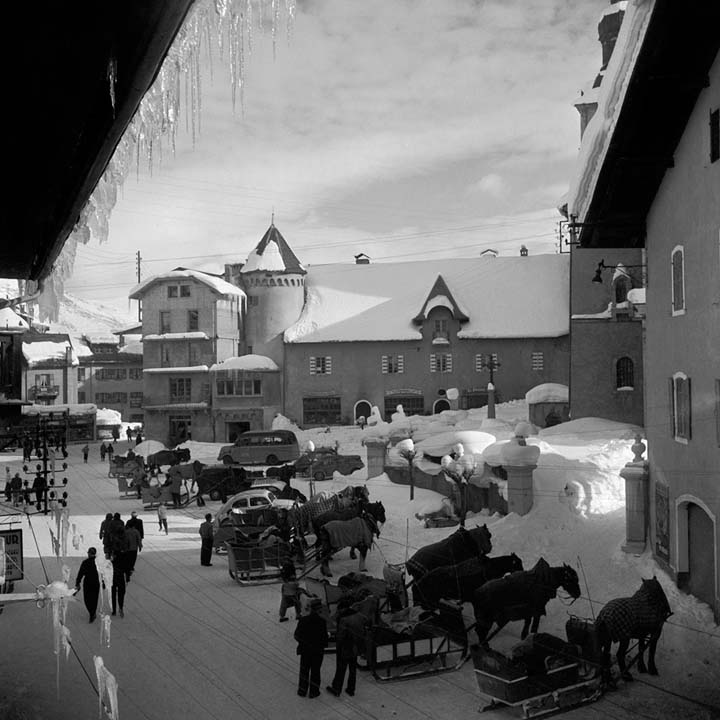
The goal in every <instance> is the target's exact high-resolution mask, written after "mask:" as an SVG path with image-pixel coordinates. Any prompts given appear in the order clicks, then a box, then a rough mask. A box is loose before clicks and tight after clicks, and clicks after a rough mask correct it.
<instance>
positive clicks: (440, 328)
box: [432, 318, 450, 345]
mask: <svg viewBox="0 0 720 720" xmlns="http://www.w3.org/2000/svg"><path fill="white" fill-rule="evenodd" d="M432 340H433V345H446V344H447V343H449V342H450V330H449V323H448V320H447V318H442V319H440V320H434V321H433V334H432Z"/></svg>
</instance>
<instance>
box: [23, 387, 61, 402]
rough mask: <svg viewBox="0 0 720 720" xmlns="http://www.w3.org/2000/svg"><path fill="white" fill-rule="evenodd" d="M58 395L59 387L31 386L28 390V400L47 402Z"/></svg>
mask: <svg viewBox="0 0 720 720" xmlns="http://www.w3.org/2000/svg"><path fill="white" fill-rule="evenodd" d="M59 394H60V386H59V385H31V386H30V387H29V388H28V399H29V400H49V399H54V398H56V397H57V396H58V395H59Z"/></svg>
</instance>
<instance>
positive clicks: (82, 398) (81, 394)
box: [78, 390, 85, 405]
mask: <svg viewBox="0 0 720 720" xmlns="http://www.w3.org/2000/svg"><path fill="white" fill-rule="evenodd" d="M78 402H79V403H80V404H81V405H82V404H83V403H84V402H85V391H84V390H78Z"/></svg>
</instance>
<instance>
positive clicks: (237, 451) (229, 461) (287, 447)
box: [218, 430, 300, 465]
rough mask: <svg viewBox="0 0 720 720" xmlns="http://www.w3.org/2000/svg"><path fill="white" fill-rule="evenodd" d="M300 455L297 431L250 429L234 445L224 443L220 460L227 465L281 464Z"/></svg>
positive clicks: (219, 454)
mask: <svg viewBox="0 0 720 720" xmlns="http://www.w3.org/2000/svg"><path fill="white" fill-rule="evenodd" d="M298 457H300V449H299V446H298V441H297V437H296V436H295V433H293V432H290V430H250V431H248V432H244V433H242V434H241V435H238V437H237V439H236V440H235V442H234V443H233V444H232V445H223V447H222V448H220V452H219V453H218V460H219V461H220V462H222V463H224V464H225V465H281V464H282V463H291V462H294V461H295V460H297V459H298Z"/></svg>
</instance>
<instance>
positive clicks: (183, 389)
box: [170, 378, 192, 403]
mask: <svg viewBox="0 0 720 720" xmlns="http://www.w3.org/2000/svg"><path fill="white" fill-rule="evenodd" d="M191 391H192V380H191V379H190V378H170V402H175V403H185V402H190V397H191Z"/></svg>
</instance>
